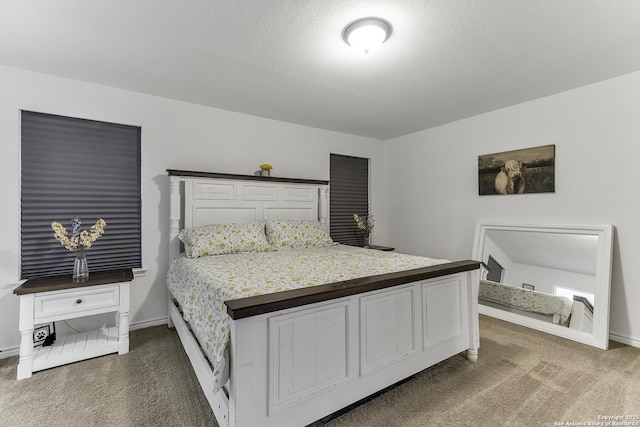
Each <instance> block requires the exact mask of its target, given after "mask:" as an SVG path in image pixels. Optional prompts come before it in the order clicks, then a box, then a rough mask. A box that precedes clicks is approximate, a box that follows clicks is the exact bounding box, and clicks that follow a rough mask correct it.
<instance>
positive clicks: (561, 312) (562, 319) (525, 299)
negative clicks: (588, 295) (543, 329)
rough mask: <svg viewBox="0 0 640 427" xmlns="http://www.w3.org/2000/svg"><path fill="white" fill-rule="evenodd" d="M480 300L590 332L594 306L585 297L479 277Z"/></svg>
mask: <svg viewBox="0 0 640 427" xmlns="http://www.w3.org/2000/svg"><path fill="white" fill-rule="evenodd" d="M478 300H479V302H480V304H483V305H487V306H489V307H494V308H498V309H501V310H506V311H509V312H512V313H517V314H521V315H524V316H527V317H531V318H534V319H539V320H543V321H545V322H550V323H554V324H556V325H560V326H565V327H568V328H572V329H578V330H582V331H586V332H591V331H592V327H593V306H592V305H591V304H590V303H589V302H588V301H587V300H585V299H581V298H577V299H574V300H570V299H569V298H566V297H563V296H558V295H551V294H548V293H545V292H539V291H535V290H530V289H525V288H518V287H515V286H512V285H509V284H506V283H499V282H494V281H491V280H485V279H481V280H480V288H479V291H478Z"/></svg>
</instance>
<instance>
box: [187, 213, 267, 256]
mask: <svg viewBox="0 0 640 427" xmlns="http://www.w3.org/2000/svg"><path fill="white" fill-rule="evenodd" d="M264 226H265V223H264V221H256V222H245V223H231V224H212V225H205V226H204V227H194V228H185V229H184V230H182V231H181V232H180V234H178V238H179V239H180V240H182V243H184V249H185V253H186V255H187V257H189V258H199V257H202V256H207V255H223V254H234V253H239V252H262V251H268V250H269V249H270V246H269V242H267V238H266V235H265V233H264Z"/></svg>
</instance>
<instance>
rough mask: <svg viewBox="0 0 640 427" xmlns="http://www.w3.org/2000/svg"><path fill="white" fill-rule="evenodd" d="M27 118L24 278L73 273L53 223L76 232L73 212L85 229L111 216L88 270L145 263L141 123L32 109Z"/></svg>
mask: <svg viewBox="0 0 640 427" xmlns="http://www.w3.org/2000/svg"><path fill="white" fill-rule="evenodd" d="M21 123H22V136H21V141H22V143H21V151H22V157H21V187H22V194H21V196H22V197H21V239H20V240H21V257H20V262H21V266H20V271H21V277H22V278H23V279H25V278H30V277H36V276H41V275H55V274H71V272H72V268H73V261H74V259H75V255H74V254H73V253H72V252H70V251H68V250H66V249H65V248H64V247H63V246H62V245H61V244H60V243H59V242H58V241H57V240H56V239H55V238H54V235H53V230H52V229H51V222H53V221H57V222H60V223H61V224H62V225H63V226H64V227H65V228H66V229H67V231H68V233H69V236H70V235H71V228H72V226H71V219H72V218H74V217H78V218H80V220H81V221H82V227H81V228H82V229H83V230H84V229H87V230H88V229H89V228H90V227H91V226H92V225H93V224H95V222H96V221H97V220H98V218H103V219H104V220H105V221H106V222H107V226H106V228H105V233H104V235H103V236H102V237H100V238H99V239H98V240H96V242H95V243H94V244H93V246H92V247H91V248H90V249H89V251H88V252H87V261H88V263H89V271H90V272H93V271H104V270H111V269H116V268H139V267H141V266H142V254H141V219H140V218H141V187H140V179H141V175H140V169H141V164H140V135H141V129H140V128H139V127H135V126H126V125H119V124H113V123H104V122H97V121H93V120H85V119H77V118H71V117H63V116H56V115H51V114H42V113H35V112H30V111H23V112H22V122H21Z"/></svg>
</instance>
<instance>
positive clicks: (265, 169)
mask: <svg viewBox="0 0 640 427" xmlns="http://www.w3.org/2000/svg"><path fill="white" fill-rule="evenodd" d="M271 169H273V166H271V165H270V164H269V163H263V164H261V165H260V176H271Z"/></svg>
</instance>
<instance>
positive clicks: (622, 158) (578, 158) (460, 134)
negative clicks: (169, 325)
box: [384, 72, 640, 346]
mask: <svg viewBox="0 0 640 427" xmlns="http://www.w3.org/2000/svg"><path fill="white" fill-rule="evenodd" d="M547 144H555V145H556V191H555V193H547V194H525V195H514V196H478V178H477V173H478V172H477V164H478V155H481V154H489V153H495V152H501V151H508V150H515V149H521V148H529V147H535V146H540V145H547ZM384 146H385V150H384V151H385V176H386V180H385V194H386V199H385V201H386V206H387V209H386V217H387V227H388V228H387V236H389V237H388V240H387V241H386V242H385V243H387V244H390V245H394V246H396V248H398V250H400V251H404V252H409V253H414V254H419V255H430V256H435V257H444V258H450V259H463V258H470V257H471V254H472V246H473V238H474V227H475V223H476V221H478V220H479V219H487V220H488V219H490V220H514V219H518V218H520V219H522V220H523V221H529V222H548V223H598V224H599V223H612V224H613V225H614V226H615V227H616V233H615V241H614V259H613V281H612V286H611V321H610V331H611V333H612V335H613V336H612V338H614V339H617V340H620V341H623V342H633V343H634V345H638V346H640V311H639V310H637V305H638V302H639V301H640V269H638V268H637V264H638V260H639V259H640V241H639V240H638V239H639V237H640V198H639V197H638V189H637V187H638V184H639V183H640V168H638V166H637V165H636V160H638V158H639V157H640V72H638V73H633V74H628V75H625V76H622V77H618V78H615V79H611V80H607V81H603V82H599V83H597V84H593V85H589V86H585V87H582V88H578V89H575V90H572V91H568V92H563V93H560V94H557V95H553V96H549V97H546V98H542V99H538V100H535V101H531V102H527V103H523V104H519V105H516V106H513V107H509V108H505V109H502V110H498V111H494V112H491V113H487V114H483V115H479V116H476V117H472V118H469V119H465V120H461V121H458V122H454V123H451V124H448V125H444V126H440V127H437V128H433V129H429V130H426V131H422V132H417V133H414V134H411V135H406V136H403V137H399V138H395V139H393V140H389V141H385V143H384Z"/></svg>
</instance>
